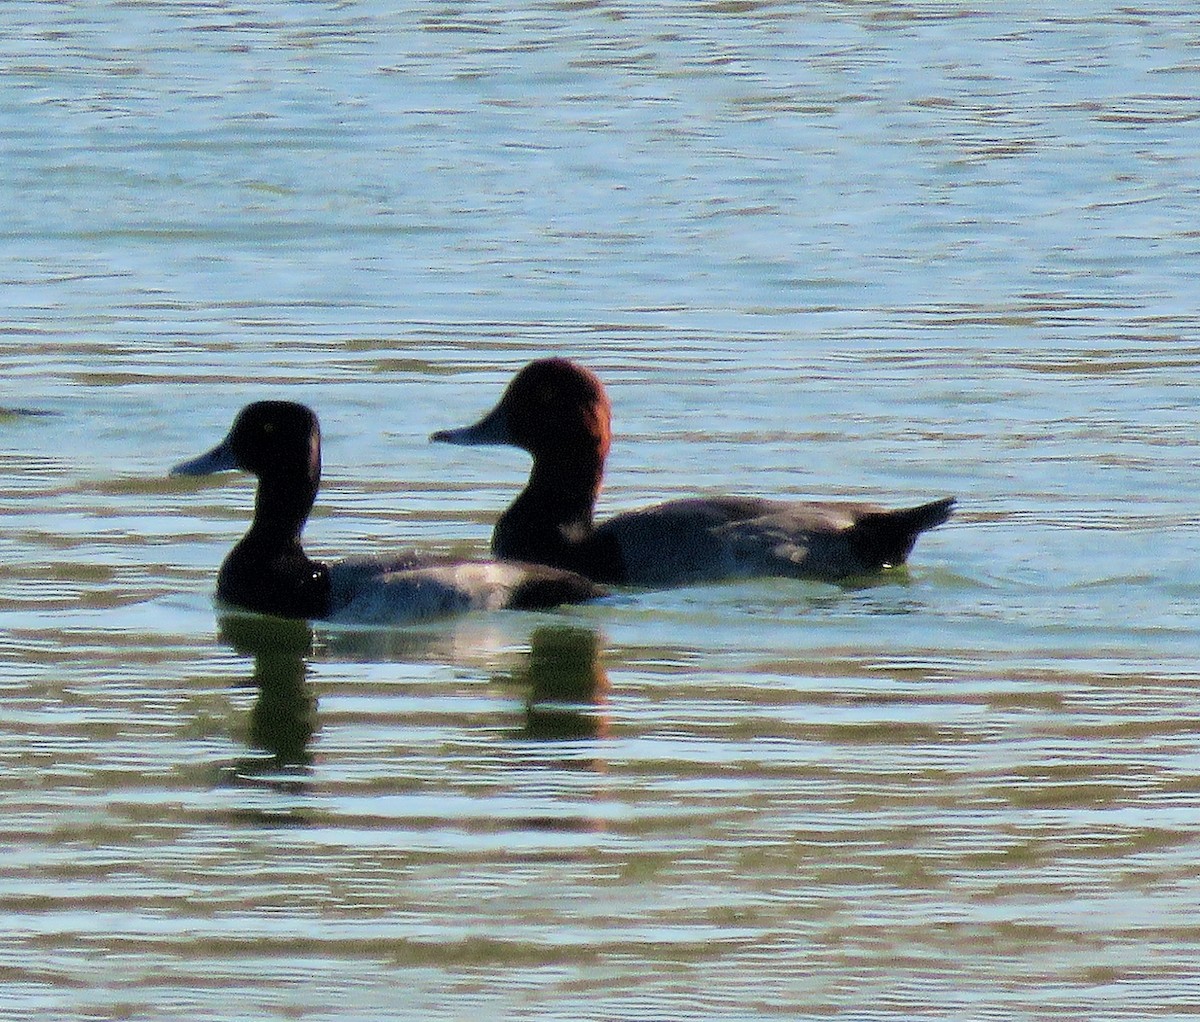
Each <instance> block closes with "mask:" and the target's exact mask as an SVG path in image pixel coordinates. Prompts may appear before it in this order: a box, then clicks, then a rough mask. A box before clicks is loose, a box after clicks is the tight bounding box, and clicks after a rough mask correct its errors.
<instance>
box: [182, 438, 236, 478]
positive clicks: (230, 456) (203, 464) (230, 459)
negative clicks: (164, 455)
mask: <svg viewBox="0 0 1200 1022" xmlns="http://www.w3.org/2000/svg"><path fill="white" fill-rule="evenodd" d="M235 468H238V463H237V457H236V455H235V454H234V453H233V446H232V445H231V444H230V443H229V440H228V439H225V440H222V441H221V442H220V443H219V444H217V446H216V447H214V448H213V449H212V450H211V451H209V452H208V453H207V454H202V455H200V457H198V458H192V460H191V461H184V462H180V463H179V464H178V465H176V466H175V467H174V468H173V469H171V475H173V476H207V475H212V474H213V473H214V472H229V471H232V470H233V469H235Z"/></svg>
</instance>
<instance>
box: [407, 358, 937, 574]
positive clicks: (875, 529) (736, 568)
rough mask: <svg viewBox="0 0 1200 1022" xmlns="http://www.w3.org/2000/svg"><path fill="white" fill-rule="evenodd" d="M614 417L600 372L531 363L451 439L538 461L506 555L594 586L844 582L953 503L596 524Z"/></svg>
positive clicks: (497, 543)
mask: <svg viewBox="0 0 1200 1022" xmlns="http://www.w3.org/2000/svg"><path fill="white" fill-rule="evenodd" d="M611 419H612V410H611V405H610V404H609V400H608V395H607V394H606V393H605V390H604V385H603V384H602V383H601V382H600V379H599V377H597V376H596V374H595V373H593V372H591V371H590V370H588V369H585V368H584V367H583V366H581V365H578V364H577V363H575V362H572V361H570V360H568V359H562V358H548V359H541V360H539V361H536V362H531V363H530V364H529V365H527V366H525V368H524V369H522V370H521V371H520V372H519V373H517V375H516V376H515V377H514V378H513V380H512V382H511V383H510V384H509V385H508V388H507V390H505V392H504V394H503V396H502V397H501V399H500V403H499V404H498V405H496V407H495V408H494V409H492V411H490V412H489V413H488V414H487V415H485V416H484V417H483V418H482V419H481V420H480V421H479V422H477V423H475V425H473V426H467V427H464V428H461V429H448V430H442V431H440V432H437V433H434V434H433V435H432V437H431V438H430V439H432V440H434V441H439V442H442V443H449V444H467V445H475V444H509V445H512V446H514V447H519V448H521V449H522V450H524V451H527V452H528V453H529V454H531V455H532V456H533V467H532V470H531V471H530V475H529V482H528V483H527V484H526V486H525V489H524V490H522V492H521V494H520V495H519V496H518V497H517V499H516V500H514V501H513V503H512V505H511V506H510V507H509V508H508V509H507V510H506V511H505V512H504V513H503V514H502V515H501V516H500V518H499V520H498V521H497V522H496V527H495V530H494V532H493V533H492V552H493V554H495V556H497V557H511V558H516V559H519V560H522V561H532V562H536V563H539V564H546V565H552V566H554V567H557V568H563V569H566V570H569V571H574V572H578V573H579V574H582V575H585V576H587V577H588V578H590V579H593V580H594V581H596V582H600V583H607V584H615V585H629V586H640V587H647V588H649V587H667V586H678V585H689V584H695V583H703V582H713V581H719V580H722V579H734V578H753V577H766V576H782V577H790V578H810V579H823V580H828V581H839V580H846V579H852V578H854V577H856V576H863V575H869V574H872V573H876V572H878V571H880V570H882V569H884V568H889V567H893V566H896V565H900V564H903V563H904V562H905V560H906V558H907V557H908V555H909V553H910V552H911V550H912V548H913V544H914V543H915V542H916V539H917V537H918V536H919V535H920V534H921V533H922V532H924V531H925V530H927V529H931V528H933V527H934V526H936V525H940V524H941V523H942V522H944V521H945V520H946V519H947V518H948V517H949V516H950V513H951V510H952V508H953V506H954V499H953V498H950V497H947V498H944V499H941V500H935V501H932V502H930V503H927V504H921V505H920V506H918V507H910V508H902V509H898V510H889V509H887V508H884V507H881V506H879V505H876V504H865V503H857V502H847V501H795V500H768V499H764V498H761V497H735V496H713V497H696V498H691V499H684V500H671V501H667V502H666V503H663V504H656V505H654V506H653V507H648V508H644V509H641V510H637V511H627V512H624V513H623V514H618V515H616V516H614V517H612V518H610V519H608V520H607V521H605V522H602V523H601V524H599V525H597V524H596V522H595V520H594V515H595V508H596V498H597V496H598V495H599V492H600V487H601V483H602V481H603V477H604V462H605V459H606V458H607V456H608V451H609V446H610V443H611V440H612V429H611Z"/></svg>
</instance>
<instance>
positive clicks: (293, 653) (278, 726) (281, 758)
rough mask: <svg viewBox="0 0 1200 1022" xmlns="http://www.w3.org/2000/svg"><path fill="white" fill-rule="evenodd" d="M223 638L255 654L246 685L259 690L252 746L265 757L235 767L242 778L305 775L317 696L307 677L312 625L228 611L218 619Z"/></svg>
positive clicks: (253, 715) (252, 714)
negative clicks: (228, 612)
mask: <svg viewBox="0 0 1200 1022" xmlns="http://www.w3.org/2000/svg"><path fill="white" fill-rule="evenodd" d="M219 629H220V635H221V638H222V639H223V640H224V641H225V642H227V643H228V644H229V645H231V646H232V647H233V648H234V649H235V650H236V651H237V652H238V653H241V654H243V655H246V656H250V657H253V659H254V672H253V674H252V675H251V676H250V678H249V681H248V684H250V685H253V686H254V687H255V688H257V689H258V699H257V700H256V701H255V704H254V708H253V709H252V710H251V711H250V725H249V734H248V738H249V744H250V745H251V746H252V747H253V748H255V749H258V750H261V751H262V752H263V753H266V755H260V756H253V757H248V758H246V759H244V760H242V761H241V762H240V763H238V764H237V766H236V768H235V769H236V772H237V774H238V775H239V776H242V777H245V776H247V775H249V776H261V775H267V774H270V775H278V774H281V773H282V774H285V775H286V774H291V773H299V774H304V773H305V772H306V771H307V769H308V767H309V766H310V765H311V764H312V753H311V752H310V751H309V742H310V741H311V739H312V736H313V735H314V734H315V733H316V731H317V726H318V725H317V698H316V696H315V695H314V694H313V692H312V691H311V689H310V687H309V684H308V680H307V670H308V662H307V661H308V657H309V656H310V654H311V653H312V649H313V632H312V628H311V627H310V626H309V625H308V622H306V621H292V620H287V619H284V618H275V617H263V616H260V615H253V614H229V615H225V616H223V617H222V618H221V619H220V622H219Z"/></svg>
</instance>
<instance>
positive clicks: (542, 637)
mask: <svg viewBox="0 0 1200 1022" xmlns="http://www.w3.org/2000/svg"><path fill="white" fill-rule="evenodd" d="M601 646H602V643H601V639H600V636H599V635H598V634H597V633H596V632H595V631H593V630H592V629H590V628H579V627H573V626H561V625H559V626H551V627H545V628H538V629H537V630H536V631H534V632H533V634H532V635H531V636H530V639H529V654H528V656H527V657H526V659H525V663H524V664H523V665H522V666H521V667H520V668H518V669H517V670H515V671H513V672H512V674H511V675H509V677H508V678H507V679H506V680H507V681H508V683H509V684H512V685H516V686H518V687H519V688H520V689H521V691H522V692H524V694H525V724H524V726H523V727H522V728H521V729H520V730H519V731H518V733H517V737H519V738H522V739H527V740H533V741H543V742H545V741H550V742H556V741H557V742H561V741H574V740H581V739H593V738H603V737H605V736H606V735H607V734H608V717H607V715H606V713H605V707H606V705H607V703H608V690H609V684H608V675H607V673H606V672H605V670H604V666H603V664H602V662H601V657H600V653H601Z"/></svg>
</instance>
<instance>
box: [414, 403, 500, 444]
mask: <svg viewBox="0 0 1200 1022" xmlns="http://www.w3.org/2000/svg"><path fill="white" fill-rule="evenodd" d="M429 439H430V440H432V441H433V442H434V443H437V444H456V445H458V446H459V447H484V446H487V445H491V444H511V443H512V436H511V435H510V434H509V432H508V416H507V415H506V414H505V412H504V409H503V408H494V409H492V411H490V412H488V414H487V415H485V416H484V417H483V418H482V419H480V420H479V421H478V422H477V423H475V425H474V426H463V427H462V428H460V429H441V430H438V431H437V432H436V433H432V434H430V437H429Z"/></svg>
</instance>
